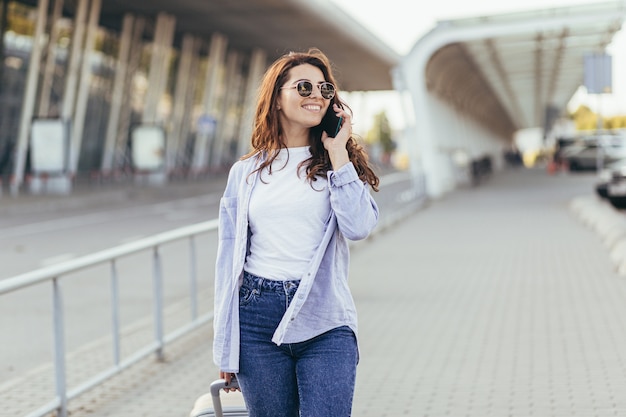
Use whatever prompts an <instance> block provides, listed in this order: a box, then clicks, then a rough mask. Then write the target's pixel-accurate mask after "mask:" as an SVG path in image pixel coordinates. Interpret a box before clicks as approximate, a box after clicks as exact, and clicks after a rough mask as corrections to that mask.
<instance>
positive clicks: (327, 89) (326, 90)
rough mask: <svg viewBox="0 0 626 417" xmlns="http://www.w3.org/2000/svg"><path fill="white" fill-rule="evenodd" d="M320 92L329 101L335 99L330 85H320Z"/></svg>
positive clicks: (333, 87)
mask: <svg viewBox="0 0 626 417" xmlns="http://www.w3.org/2000/svg"><path fill="white" fill-rule="evenodd" d="M320 92H321V94H322V97H324V98H325V99H331V98H333V97H335V86H334V85H332V84H331V83H322V84H320Z"/></svg>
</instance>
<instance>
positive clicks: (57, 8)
mask: <svg viewBox="0 0 626 417" xmlns="http://www.w3.org/2000/svg"><path fill="white" fill-rule="evenodd" d="M62 11H63V0H56V1H55V2H54V9H53V10H52V17H51V20H50V25H49V26H50V40H49V41H48V52H47V54H46V65H45V67H44V71H43V80H42V82H41V93H40V97H39V108H38V110H37V114H38V115H39V117H47V116H49V112H50V92H51V90H52V81H53V79H54V68H55V66H56V56H57V53H56V52H57V40H58V39H59V29H58V22H59V19H60V18H61V12H62Z"/></svg>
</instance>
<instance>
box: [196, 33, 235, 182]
mask: <svg viewBox="0 0 626 417" xmlns="http://www.w3.org/2000/svg"><path fill="white" fill-rule="evenodd" d="M226 44H227V39H226V37H224V36H223V35H221V34H219V33H214V34H213V36H212V37H211V46H210V50H209V60H208V65H207V73H206V78H205V85H204V97H203V100H202V112H203V114H202V116H201V120H200V122H199V123H198V125H199V129H198V132H197V135H196V143H195V147H194V153H193V162H192V165H191V168H192V171H193V172H194V173H200V172H202V171H205V170H206V169H207V168H208V162H209V153H210V150H211V141H212V139H213V138H214V136H215V125H216V123H217V102H218V98H219V97H218V91H217V87H218V80H219V78H218V76H219V71H220V69H221V68H222V67H223V65H224V56H225V53H226Z"/></svg>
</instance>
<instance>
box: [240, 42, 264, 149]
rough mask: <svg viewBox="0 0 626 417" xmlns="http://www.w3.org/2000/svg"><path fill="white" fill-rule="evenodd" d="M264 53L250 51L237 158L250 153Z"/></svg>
mask: <svg viewBox="0 0 626 417" xmlns="http://www.w3.org/2000/svg"><path fill="white" fill-rule="evenodd" d="M266 59H267V58H266V53H265V51H263V50H261V49H255V50H254V51H252V56H251V57H250V66H249V72H248V77H247V81H246V92H245V98H244V102H243V112H242V117H241V127H240V129H239V145H238V147H237V156H241V155H244V154H246V153H248V152H249V151H250V138H251V137H252V127H253V123H254V112H255V110H256V100H257V91H258V88H259V83H260V82H261V78H262V76H263V72H264V71H265V68H266V65H267V64H266Z"/></svg>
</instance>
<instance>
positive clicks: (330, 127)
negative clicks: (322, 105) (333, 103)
mask: <svg viewBox="0 0 626 417" xmlns="http://www.w3.org/2000/svg"><path fill="white" fill-rule="evenodd" d="M342 121H343V117H337V115H336V114H335V112H334V111H333V109H332V107H329V108H328V110H327V111H326V114H325V115H324V118H323V119H322V122H321V123H320V126H321V127H322V130H324V131H325V132H326V133H327V134H328V136H330V137H331V138H334V137H335V136H337V133H339V129H341V122H342Z"/></svg>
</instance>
